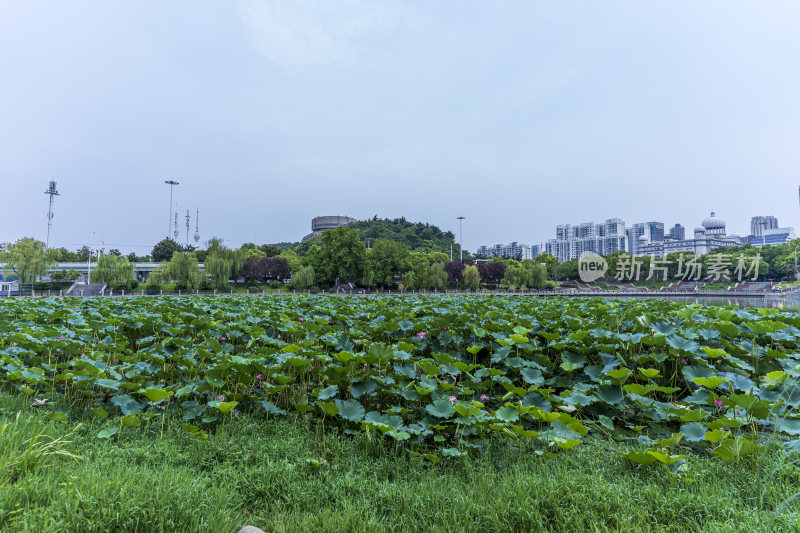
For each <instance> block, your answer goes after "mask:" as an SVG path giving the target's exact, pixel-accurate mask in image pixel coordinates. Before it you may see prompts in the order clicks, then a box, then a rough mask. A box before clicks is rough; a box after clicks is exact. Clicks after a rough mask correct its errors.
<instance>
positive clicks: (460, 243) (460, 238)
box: [458, 217, 465, 261]
mask: <svg viewBox="0 0 800 533" xmlns="http://www.w3.org/2000/svg"><path fill="white" fill-rule="evenodd" d="M464 218H465V217H458V253H459V254H460V256H459V261H464V232H463V231H462V229H461V222H462V221H463V220H464Z"/></svg>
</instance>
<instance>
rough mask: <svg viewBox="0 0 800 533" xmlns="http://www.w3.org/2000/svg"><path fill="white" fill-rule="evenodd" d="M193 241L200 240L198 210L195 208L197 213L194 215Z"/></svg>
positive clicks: (197, 241)
mask: <svg viewBox="0 0 800 533" xmlns="http://www.w3.org/2000/svg"><path fill="white" fill-rule="evenodd" d="M194 222H195V226H194V243H195V244H197V243H199V242H200V210H199V209H198V210H197V214H196V215H195V217H194Z"/></svg>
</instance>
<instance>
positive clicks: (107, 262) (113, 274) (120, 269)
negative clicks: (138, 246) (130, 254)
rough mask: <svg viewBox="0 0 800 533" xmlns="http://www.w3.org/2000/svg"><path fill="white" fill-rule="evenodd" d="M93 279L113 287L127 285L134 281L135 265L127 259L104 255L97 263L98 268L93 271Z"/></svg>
mask: <svg viewBox="0 0 800 533" xmlns="http://www.w3.org/2000/svg"><path fill="white" fill-rule="evenodd" d="M92 279H93V280H95V281H96V282H98V283H105V284H106V285H109V286H111V287H118V286H121V285H127V284H128V282H129V281H131V280H133V265H132V264H131V262H130V261H128V258H127V257H120V256H117V255H111V254H106V255H103V256H101V257H100V259H99V260H98V261H97V268H95V269H94V270H93V271H92Z"/></svg>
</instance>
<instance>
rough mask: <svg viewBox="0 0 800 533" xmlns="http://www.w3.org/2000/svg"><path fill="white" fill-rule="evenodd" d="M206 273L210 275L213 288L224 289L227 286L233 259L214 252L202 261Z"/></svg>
mask: <svg viewBox="0 0 800 533" xmlns="http://www.w3.org/2000/svg"><path fill="white" fill-rule="evenodd" d="M204 265H205V267H206V274H207V275H209V276H211V283H212V284H213V285H214V288H215V289H224V288H226V287H227V286H228V281H229V280H230V279H231V270H232V269H233V260H231V259H229V258H226V257H224V255H223V254H220V253H214V254H211V255H209V256H208V257H207V258H206V261H205V263H204Z"/></svg>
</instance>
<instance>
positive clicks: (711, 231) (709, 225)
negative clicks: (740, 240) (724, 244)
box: [695, 211, 725, 235]
mask: <svg viewBox="0 0 800 533" xmlns="http://www.w3.org/2000/svg"><path fill="white" fill-rule="evenodd" d="M702 225H703V228H705V230H706V235H725V221H724V220H722V219H721V218H719V217H718V216H717V215H716V214H715V213H714V212H713V211H712V212H711V216H710V217H708V218H707V219H705V220H704V221H703V224H702ZM695 232H697V230H695Z"/></svg>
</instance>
